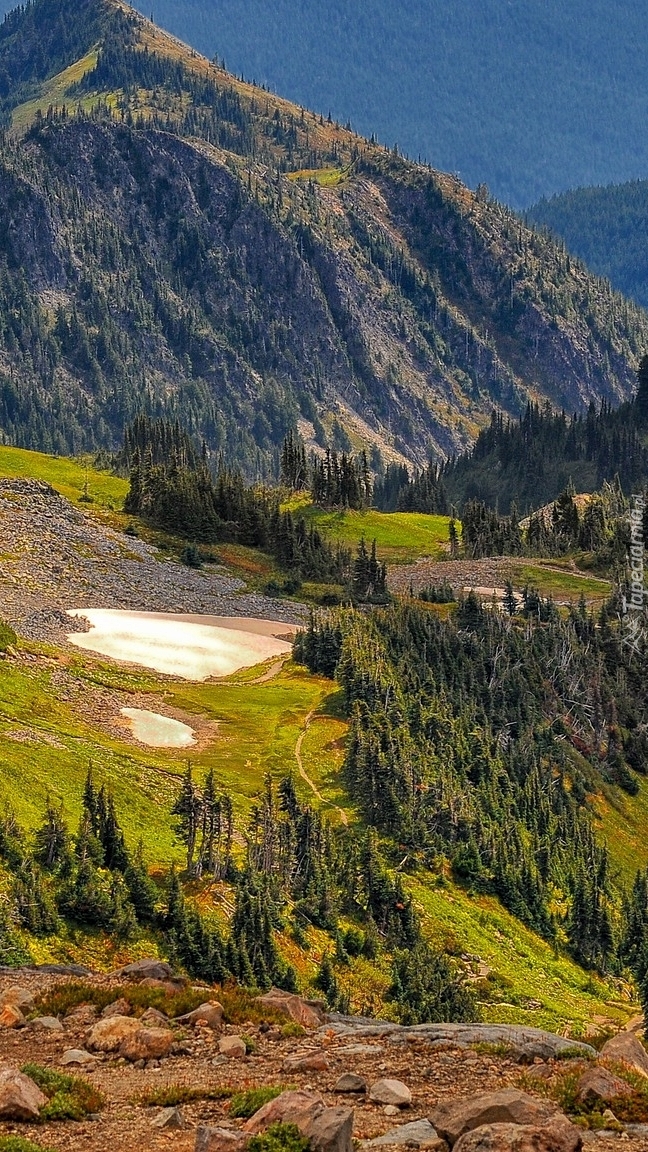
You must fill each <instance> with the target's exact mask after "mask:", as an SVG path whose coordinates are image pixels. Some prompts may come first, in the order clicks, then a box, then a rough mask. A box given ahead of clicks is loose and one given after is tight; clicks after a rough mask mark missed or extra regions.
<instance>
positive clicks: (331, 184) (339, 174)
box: [286, 165, 351, 188]
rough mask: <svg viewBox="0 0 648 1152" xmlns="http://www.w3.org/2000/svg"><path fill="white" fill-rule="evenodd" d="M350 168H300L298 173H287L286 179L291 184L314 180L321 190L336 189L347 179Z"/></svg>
mask: <svg viewBox="0 0 648 1152" xmlns="http://www.w3.org/2000/svg"><path fill="white" fill-rule="evenodd" d="M350 169H351V166H350V165H349V166H348V167H346V168H300V170H299V172H287V173H286V178H287V179H288V180H292V181H293V183H295V182H299V183H301V182H302V181H304V180H314V181H315V183H316V184H319V185H320V187H321V188H337V187H338V185H339V184H343V183H344V181H345V180H346V179H347V178H348V176H349V173H350Z"/></svg>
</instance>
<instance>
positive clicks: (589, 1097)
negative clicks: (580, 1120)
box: [576, 1068, 632, 1104]
mask: <svg viewBox="0 0 648 1152" xmlns="http://www.w3.org/2000/svg"><path fill="white" fill-rule="evenodd" d="M619 1096H632V1088H631V1087H630V1085H629V1084H626V1082H625V1080H621V1079H620V1078H619V1077H618V1076H615V1075H614V1074H613V1073H612V1072H609V1071H608V1069H607V1068H588V1069H587V1072H584V1073H583V1075H582V1076H581V1078H580V1080H579V1081H578V1089H577V1092H576V1099H577V1100H578V1102H579V1104H609V1103H610V1102H611V1101H612V1100H616V1099H618V1097H619Z"/></svg>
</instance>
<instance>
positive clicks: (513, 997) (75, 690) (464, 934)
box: [0, 646, 639, 1034]
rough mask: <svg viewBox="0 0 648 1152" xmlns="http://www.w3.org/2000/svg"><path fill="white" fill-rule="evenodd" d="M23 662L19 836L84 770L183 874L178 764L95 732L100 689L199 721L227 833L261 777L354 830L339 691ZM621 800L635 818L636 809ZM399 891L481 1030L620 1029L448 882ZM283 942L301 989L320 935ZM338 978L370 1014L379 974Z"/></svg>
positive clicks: (14, 784) (2, 795)
mask: <svg viewBox="0 0 648 1152" xmlns="http://www.w3.org/2000/svg"><path fill="white" fill-rule="evenodd" d="M30 651H31V655H30ZM30 651H25V656H24V657H23V658H21V659H20V660H19V661H13V660H12V661H10V662H5V664H4V666H3V669H2V681H1V684H2V688H1V691H0V737H1V738H2V757H1V759H2V769H3V770H2V774H1V779H0V807H5V806H9V807H10V808H12V809H13V810H14V811H15V813H16V816H17V818H18V819H19V821H20V822H21V823H22V824H23V825H24V826H25V827H26V828H27V829H32V830H33V829H35V828H36V827H37V825H38V823H39V822H40V819H41V816H42V811H43V808H44V804H45V801H46V799H47V797H48V796H49V797H50V798H51V799H53V800H54V801H55V802H56V803H61V804H62V805H63V809H64V812H65V815H66V817H67V819H68V821H69V823H70V826H71V827H72V828H74V827H75V826H76V824H77V822H78V819H79V815H80V796H81V791H82V788H83V781H84V779H85V775H86V773H87V770H88V766H89V765H90V764H92V767H93V773H94V778H95V781H96V783H97V784H98V785H100V784H106V786H107V787H108V789H109V790H110V791H111V792H112V793H113V795H114V797H115V800H116V804H117V810H118V813H119V817H120V821H121V823H122V826H123V828H124V831H125V833H126V837H127V842H128V843H129V845H131V846H135V845H136V844H137V841H138V840H139V839H142V840H143V844H144V852H145V859H146V860H147V863H148V864H149V866H152V867H153V868H154V869H158V868H159V867H160V866H164V867H168V865H169V864H170V862H171V861H174V860H175V861H176V862H177V863H178V864H179V865H180V864H181V863H182V859H183V855H184V850H183V848H182V846H181V845H180V844H179V842H178V840H177V837H176V836H175V834H174V832H173V829H172V818H171V815H170V809H171V806H172V804H173V801H174V798H175V796H176V794H177V790H178V788H179V783H180V777H181V773H182V771H183V770H184V767H185V764H186V759H185V757H180V756H178V755H177V754H176V753H173V752H160V751H155V750H153V749H144V748H137V747H136V746H134V745H133V744H132V743H130V742H129V743H125V742H121V741H120V740H119V739H116V738H115V737H114V735H111V734H109V733H108V732H107V731H106V726H105V723H102V722H92V720H90V719H88V717H89V716H92V714H93V710H94V693H95V692H97V691H98V690H99V689H101V690H102V691H103V692H105V691H106V690H107V689H108V690H109V691H110V692H111V693H119V694H120V695H119V702H122V697H123V696H128V695H131V696H132V695H133V694H137V700H138V703H140V701H142V699H143V698H145V702H142V703H141V704H140V706H144V707H149V708H152V709H153V710H155V707H156V701H157V700H160V701H161V700H162V699H164V703H165V704H166V705H167V706H171V707H172V708H174V709H176V710H180V711H181V712H182V714H183V715H184V716H185V719H186V721H187V722H188V723H191V720H192V717H194V716H195V717H197V718H199V722H200V724H201V725H203V728H204V725H205V723H206V722H209V723H210V724H214V725H215V727H214V730H213V732H212V734H211V736H210V738H209V740H208V742H207V743H206V744H205V746H204V747H202V748H201V749H200V750H199V751H197V752H192V754H191V760H192V762H193V763H194V765H195V769H196V775H197V779H199V780H201V779H202V778H203V777H204V774H205V773H206V772H207V771H208V769H209V768H213V770H214V773H215V776H216V780H217V782H218V784H219V786H220V787H224V788H226V789H227V790H228V791H229V792H230V794H231V795H232V798H233V800H234V805H235V811H236V816H237V821H238V822H239V824H241V823H243V822H244V820H245V818H246V817H247V814H248V813H249V811H250V806H251V804H252V803H253V802H254V801H255V800H256V799H257V798H259V796H260V795H261V793H262V789H263V777H264V774H265V773H266V772H271V773H272V774H273V776H274V777H275V779H277V780H278V779H279V778H281V777H282V776H284V775H285V774H286V773H287V772H290V771H291V770H293V771H294V775H295V785H296V788H297V792H298V794H299V795H300V796H301V797H302V798H303V800H304V801H308V802H309V803H312V804H313V805H314V806H315V807H316V808H320V809H322V810H323V811H324V812H325V813H326V814H327V816H328V817H329V818H331V819H332V820H333V822H335V823H337V822H339V820H340V819H341V815H340V813H341V812H343V813H344V819H348V820H350V821H353V820H354V812H353V809H352V807H351V806H350V805H349V802H348V799H347V797H346V792H345V788H344V784H343V780H342V777H341V774H340V769H341V764H342V759H343V755H344V739H345V731H346V725H345V723H344V722H343V721H342V720H341V719H339V717H338V705H337V695H338V693H337V690H336V688H335V686H334V685H332V684H331V682H330V681H324V680H320V679H318V678H317V677H312V676H310V675H309V674H308V673H306V672H305V670H303V669H300V668H296V667H294V666H292V665H288V666H287V667H286V668H285V669H284V671H283V672H281V673H280V674H279V675H277V676H276V677H275V678H273V679H272V680H270V681H269V682H267V683H263V684H251V683H250V682H249V679H247V682H243V683H239V682H238V681H239V679H240V677H238V676H236V677H231V678H230V680H229V682H224V683H222V684H217V685H216V684H211V685H189V684H180V683H178V684H170V683H169V682H168V681H164V682H163V683H162V682H159V681H157V680H156V678H155V676H154V675H152V674H149V673H145V672H141V673H140V672H136V671H132V670H129V671H123V672H120V671H119V670H118V669H116V668H115V666H113V665H106V664H105V663H102V662H101V661H99V660H94V659H93V658H92V657H86V656H83V657H77V656H76V655H75V656H74V657H73V658H72V660H70V658H69V657H68V656H67V655H66V656H63V655H62V654H61V655H60V656H57V655H56V654H55V653H53V652H50V653H48V654H47V655H46V656H45V655H36V653H35V650H34V646H30ZM27 656H29V659H28V660H26V659H25V657H27ZM62 668H64V669H65V678H66V685H67V688H66V691H65V693H64V694H65V695H66V696H68V697H72V702H71V703H70V702H67V701H65V702H63V701H62V700H61V699H59V698H58V697H59V694H60V693H61V679H60V677H61V669H62ZM176 714H177V713H176ZM303 732H305V733H306V734H305V737H304V739H303V741H302V742H301V745H300V753H301V761H302V765H303V770H304V772H305V774H306V776H307V777H308V780H309V781H310V782H311V783H312V785H313V786H314V787H311V783H307V782H306V781H305V780H304V779H303V778H302V776H300V774H299V772H298V769H297V763H296V760H295V748H296V745H297V741H298V740H299V737H300V735H301V734H302V733H303ZM25 774H27V775H28V776H29V779H30V782H31V784H30V789H29V791H28V792H26V791H25V790H24V788H23V787H22V781H23V780H24V778H25ZM628 803H629V804H630V805H631V806H632V807H633V808H634V805H635V801H628ZM638 845H639V841H637V843H636V844H635V846H634V851H635V858H636V859H639V857H638V856H637V848H638ZM240 850H241V843H240V841H239V847H238V849H237V851H239V852H240ZM408 887H411V890H412V892H413V895H414V897H415V901H416V906H417V909H418V910H419V912H420V913H421V915H422V916H423V921H424V927H425V932H426V935H427V936H428V937H429V938H430V940H432V941H433V942H434V943H435V944H437V945H438V946H442V947H444V948H447V949H449V950H450V952H452V953H456V954H457V955H462V954H466V953H469V954H471V955H473V956H478V957H480V959H481V961H482V963H483V964H485V965H486V966H487V967H488V968H489V969H490V970H491V971H490V973H489V974H488V976H487V977H485V976H483V975H482V982H483V988H482V991H481V993H480V995H481V996H482V997H485V998H486V999H485V1007H484V1012H485V1015H486V1018H487V1019H493V1020H506V1021H515V1022H520V1023H526V1024H533V1025H538V1026H544V1027H549V1028H554V1029H560V1030H562V1029H569V1030H570V1031H572V1032H573V1033H574V1034H579V1033H580V1032H581V1031H582V1030H583V1028H585V1027H586V1025H587V1024H588V1022H591V1021H592V1019H593V1018H594V1017H595V1016H596V1017H599V1018H606V1019H609V1020H610V1021H614V1022H622V1021H623V1020H624V1019H625V1018H626V1017H627V1015H628V1014H629V1012H630V1010H631V1007H632V1005H631V1003H630V1002H628V1001H626V1002H625V1003H623V1002H621V1003H618V1002H617V997H618V992H617V991H616V990H615V988H614V987H613V985H611V984H610V985H608V984H607V983H606V982H605V981H602V980H597V979H594V980H592V979H591V978H590V977H588V976H587V974H586V973H584V972H583V971H582V970H581V969H579V968H578V966H577V965H575V964H574V963H573V962H572V961H570V960H569V959H567V958H564V957H560V958H559V957H557V956H555V955H554V954H552V951H551V949H550V948H549V947H548V945H547V944H545V943H544V942H542V941H540V940H539V939H538V938H537V937H536V936H534V934H533V933H531V932H529V931H528V930H527V929H525V928H524V927H523V926H522V925H520V923H519V921H516V920H515V918H514V917H512V916H511V915H509V914H508V913H507V912H505V911H504V910H503V909H502V908H501V906H500V905H499V903H498V902H497V901H496V900H494V899H492V898H486V897H476V896H471V895H470V894H469V893H467V892H466V891H464V890H463V889H461V888H459V887H457V886H456V885H455V884H453V883H452V882H451V881H449V880H443V881H442V882H440V881H439V879H438V877H437V875H432V876H430V877H429V878H426V875H425V873H423V872H422V873H420V874H419V875H417V876H416V877H415V878H413V879H412V880H411V881H408ZM222 898H224V899H225V903H226V904H227V901H228V897H227V894H226V893H221V894H220V895H219V893H218V892H214V893H212V897H209V895H208V893H205V897H203V898H201V903H202V904H203V905H204V906H205V907H209V906H210V905H211V904H212V903H213V899H215V900H216V905H217V907H220V902H221V899H222ZM24 939H25V941H26V942H27V944H28V946H29V947H30V948H31V949H32V952H33V954H34V955H35V956H36V957H37V958H38V959H40V960H46V959H52V958H61V957H73V958H75V959H77V960H82V961H83V960H86V961H87V962H90V963H91V964H93V965H97V966H99V967H101V966H102V963H103V964H107V965H108V966H110V965H111V964H112V963H113V962H114V952H113V949H112V947H111V949H109V950H108V952H107V953H106V952H105V941H104V942H103V943H102V941H101V937H100V935H99V937H98V936H97V934H96V933H94V934H93V933H90V934H87V933H86V934H85V935H84V933H83V932H81V933H78V932H77V933H76V934H74V935H73V936H72V937H70V936H69V935H68V933H67V932H65V933H64V934H63V936H62V937H61V938H60V939H58V940H56V939H51V938H48V939H46V940H41V941H40V942H36V941H33V940H28V939H27V937H24ZM283 943H284V947H285V949H286V952H287V955H289V957H290V959H291V962H293V963H294V964H296V967H297V969H298V971H299V972H300V973H301V974H302V978H304V979H310V978H312V977H313V975H314V973H315V970H316V964H317V962H318V959H319V957H320V956H321V950H322V948H324V947H325V946H326V944H327V937H325V936H324V935H323V934H320V935H319V936H318V934H317V933H315V934H314V935H313V949H314V950H313V951H312V952H311V953H310V954H307V953H302V952H300V950H299V949H298V948H295V945H294V943H293V942H291V941H290V940H289V939H288V938H286V939H285V940H284V942H283ZM151 946H152V945H151V941H150V940H149V941H148V943H147V942H146V940H144V941H142V942H141V944H140V945H137V944H135V945H134V946H131V947H130V948H129V947H126V949H125V950H124V949H123V948H122V952H121V953H120V954H122V955H127V954H130V953H131V952H132V951H133V947H134V949H135V951H136V952H137V951H141V950H142V949H143V950H144V951H147V950H148V952H150V951H151ZM102 951H103V958H102ZM340 978H341V981H342V984H343V986H344V987H346V988H348V990H349V991H350V992H351V994H352V997H353V1002H354V1003H355V1005H356V1006H357V1007H359V1006H361V1005H363V1004H364V1005H365V1006H367V1004H368V1003H369V1002H371V996H373V997H374V1000H373V1007H374V1009H375V1010H380V1009H381V1005H380V999H379V998H380V995H381V990H382V991H384V989H385V988H386V986H387V983H388V973H387V971H385V972H384V973H383V974H382V975H381V971H380V969H379V970H374V969H372V968H368V966H367V964H366V962H364V961H362V960H359V961H354V962H353V965H352V967H351V968H350V969H349V971H348V972H345V971H344V970H343V971H342V973H341V977H340ZM367 997H369V1000H368V999H367ZM530 1002H531V1003H530Z"/></svg>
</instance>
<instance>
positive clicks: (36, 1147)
mask: <svg viewBox="0 0 648 1152" xmlns="http://www.w3.org/2000/svg"><path fill="white" fill-rule="evenodd" d="M0 1152H50V1149H49V1148H44V1147H43V1145H42V1144H34V1141H33V1140H25V1138H24V1136H0Z"/></svg>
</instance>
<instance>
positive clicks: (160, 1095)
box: [133, 1084, 235, 1108]
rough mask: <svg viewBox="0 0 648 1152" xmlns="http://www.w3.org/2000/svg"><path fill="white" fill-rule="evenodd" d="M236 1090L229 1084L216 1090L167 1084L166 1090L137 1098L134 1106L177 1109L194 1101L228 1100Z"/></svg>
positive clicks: (154, 1089)
mask: <svg viewBox="0 0 648 1152" xmlns="http://www.w3.org/2000/svg"><path fill="white" fill-rule="evenodd" d="M234 1092H235V1089H234V1088H232V1087H231V1086H230V1085H229V1084H219V1085H218V1087H216V1088H191V1087H190V1086H189V1084H167V1085H165V1087H164V1088H153V1089H152V1090H151V1091H150V1092H142V1093H141V1095H139V1096H136V1097H135V1100H134V1101H133V1103H134V1104H141V1105H143V1107H144V1108H177V1107H178V1105H179V1104H191V1102H192V1100H227V1099H228V1097H230V1096H233V1095H234Z"/></svg>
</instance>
